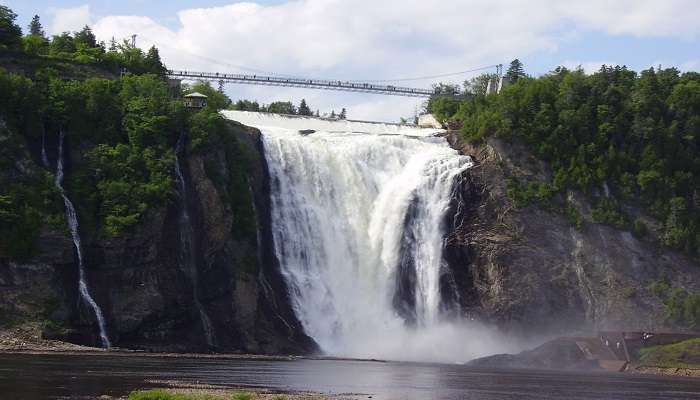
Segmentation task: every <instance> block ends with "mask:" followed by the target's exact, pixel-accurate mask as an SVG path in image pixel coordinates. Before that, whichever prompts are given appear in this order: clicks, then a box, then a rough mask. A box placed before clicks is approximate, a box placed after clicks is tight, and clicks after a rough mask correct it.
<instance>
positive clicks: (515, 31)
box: [86, 0, 700, 120]
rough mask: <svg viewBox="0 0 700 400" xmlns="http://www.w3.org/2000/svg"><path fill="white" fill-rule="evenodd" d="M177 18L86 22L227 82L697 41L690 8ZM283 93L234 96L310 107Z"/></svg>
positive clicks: (432, 4) (479, 7)
mask: <svg viewBox="0 0 700 400" xmlns="http://www.w3.org/2000/svg"><path fill="white" fill-rule="evenodd" d="M86 11H88V12H87V13H86V15H88V17H89V10H88V9H87V8H86ZM178 20H179V26H178V27H177V28H175V29H170V28H167V27H166V26H164V25H161V24H159V23H158V22H156V21H154V20H152V19H150V18H148V17H143V16H108V17H104V18H101V19H99V20H98V21H97V23H96V24H95V25H94V31H95V33H96V34H97V36H98V37H99V38H101V39H102V40H109V39H110V38H111V37H112V36H115V37H116V38H117V39H121V38H127V37H129V36H130V35H131V34H132V33H136V34H138V35H139V36H138V39H137V42H138V44H139V46H141V47H143V48H146V47H148V46H150V45H152V44H156V45H157V46H158V47H159V49H160V50H161V54H162V56H163V58H164V59H165V60H166V62H167V64H168V66H170V67H172V68H179V69H191V70H205V71H230V72H237V71H241V70H240V69H239V68H237V66H248V67H253V68H257V69H259V70H262V71H273V72H281V73H286V74H290V75H300V76H309V77H317V78H333V79H381V78H395V77H407V76H408V77H411V76H424V75H432V74H435V73H440V72H450V71H460V70H465V69H469V68H473V67H479V66H484V65H489V64H494V63H498V62H503V61H506V60H510V59H512V58H515V57H521V58H522V57H525V56H527V55H529V54H533V53H535V52H538V51H552V52H554V51H556V50H557V49H558V48H559V47H560V46H562V45H564V44H565V43H566V41H567V40H570V39H571V38H572V37H576V36H577V34H578V33H579V32H581V31H599V32H603V33H606V34H613V35H622V34H624V35H635V36H673V37H682V38H688V37H695V36H697V35H698V33H700V24H697V21H698V20H700V2H696V1H695V0H665V1H663V2H662V1H658V0H616V1H610V0H588V1H586V2H582V1H580V0H561V1H556V2H555V1H550V0H531V1H527V2H525V1H520V0H501V1H497V2H496V1H492V0H452V1H449V2H448V1H441V2H439V3H438V2H437V1H427V0H424V1H405V0H384V1H376V0H353V1H341V0H292V1H288V2H285V3H282V4H277V5H260V4H256V3H251V2H243V3H235V4H231V5H227V6H222V7H210V8H196V9H187V10H182V11H180V12H179V13H178ZM578 64H579V63H577V64H576V65H578ZM580 64H582V65H583V66H584V68H586V69H588V67H589V66H588V63H580ZM591 65H592V64H591ZM597 67H599V65H598V66H597ZM597 67H596V69H597ZM461 78H463V77H461ZM461 78H460V79H461ZM430 83H431V81H430V80H426V81H417V82H406V85H411V86H418V87H421V86H423V87H424V86H427V85H429V84H430ZM229 90H231V89H229ZM287 90H288V89H280V88H264V89H259V90H258V89H249V88H245V89H242V90H239V89H238V88H236V92H237V93H262V94H263V95H261V97H264V98H271V97H273V96H275V95H276V96H277V98H285V96H287V93H289V94H296V93H304V94H303V95H306V97H307V98H308V97H313V96H312V95H310V93H311V91H303V92H301V91H299V92H297V91H293V92H289V91H287ZM329 99H335V100H339V101H340V99H347V101H348V103H347V104H348V106H349V107H348V108H349V109H350V114H351V115H354V116H357V117H359V118H370V117H372V116H374V115H376V113H374V112H373V111H372V109H371V107H369V106H366V103H367V100H366V99H367V97H364V98H360V97H358V96H352V95H332V96H331V95H329V94H328V93H325V92H324V94H323V96H319V106H320V107H321V108H322V109H326V108H328V109H330V108H331V107H334V106H335V108H337V105H334V104H333V103H331V101H330V100H329ZM262 100H263V101H266V100H265V99H262ZM297 100H298V99H297ZM376 100H379V98H376ZM372 104H374V105H375V106H376V107H377V108H380V107H383V108H384V109H385V112H386V113H390V115H387V117H386V118H388V119H391V120H396V119H398V118H399V117H400V116H405V115H406V112H407V111H410V112H411V113H412V111H411V110H412V109H413V108H414V104H415V100H413V99H403V100H402V99H398V100H391V101H388V100H387V101H379V102H373V103H372ZM382 104H384V105H382ZM387 104H392V106H388V105H387ZM392 110H393V111H392Z"/></svg>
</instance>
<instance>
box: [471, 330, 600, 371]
mask: <svg viewBox="0 0 700 400" xmlns="http://www.w3.org/2000/svg"><path fill="white" fill-rule="evenodd" d="M467 365H469V366H472V367H479V368H534V369H557V370H563V369H598V363H597V362H592V361H591V360H587V359H586V356H585V354H584V353H583V352H582V351H581V349H580V348H579V347H578V346H577V345H576V341H575V340H574V339H569V338H561V339H556V340H552V341H549V342H546V343H544V344H542V345H541V346H538V347H537V348H535V349H532V350H528V351H523V352H522V353H519V354H497V355H493V356H488V357H483V358H478V359H476V360H472V361H470V362H469V363H468V364H467Z"/></svg>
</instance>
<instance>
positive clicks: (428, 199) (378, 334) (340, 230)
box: [223, 111, 505, 362]
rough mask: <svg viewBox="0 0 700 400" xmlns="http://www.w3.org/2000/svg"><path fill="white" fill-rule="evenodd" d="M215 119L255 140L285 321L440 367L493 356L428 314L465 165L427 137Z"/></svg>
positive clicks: (434, 305)
mask: <svg viewBox="0 0 700 400" xmlns="http://www.w3.org/2000/svg"><path fill="white" fill-rule="evenodd" d="M223 114H224V115H225V116H226V117H227V118H230V119H233V120H236V121H239V122H241V123H243V124H245V125H251V126H255V127H257V128H259V129H260V130H261V132H262V134H263V143H264V147H265V157H266V160H267V163H268V168H269V171H270V181H271V182H270V185H271V208H272V230H273V237H274V241H275V250H276V253H277V257H278V259H279V260H280V264H281V268H282V273H283V275H284V277H285V279H286V281H287V284H288V286H289V290H290V297H291V300H292V305H293V307H294V310H295V313H296V315H297V317H298V318H299V320H300V321H301V323H302V325H303V327H304V329H305V331H306V333H307V334H308V335H310V336H311V337H312V338H314V339H315V340H316V342H317V343H318V344H319V345H320V346H321V348H322V350H324V351H325V352H326V353H327V354H331V355H336V356H348V357H368V358H386V359H398V360H424V361H448V362H460V361H466V360H469V359H472V358H474V357H478V356H482V355H486V354H491V353H493V352H496V351H504V350H505V349H504V348H503V347H501V345H500V343H501V342H500V341H499V339H498V337H497V335H496V334H494V333H493V332H491V331H490V330H488V329H487V328H485V327H483V326H479V325H477V324H475V323H473V322H469V321H463V320H447V317H446V316H444V315H441V313H440V305H441V304H440V303H441V296H440V289H439V279H440V275H441V274H442V273H445V272H446V270H447V268H446V266H445V265H444V261H443V258H442V248H443V238H444V236H445V227H444V226H443V220H444V218H445V213H446V211H447V208H448V206H449V202H450V196H451V191H452V189H453V184H454V182H455V178H456V177H458V176H459V175H460V174H461V173H462V172H463V171H464V170H466V169H467V168H469V167H470V166H471V165H472V163H471V160H470V158H469V157H465V156H461V155H459V154H458V153H457V152H456V151H455V150H453V149H451V148H450V147H449V145H448V144H447V142H446V140H445V139H444V138H438V137H434V136H433V135H434V134H435V133H436V132H437V130H429V129H419V128H415V127H405V126H397V125H391V124H380V123H354V122H352V121H328V120H317V119H314V118H299V117H296V118H289V117H285V116H279V115H270V114H260V113H250V112H236V111H233V112H232V111H226V112H224V113H223ZM301 129H312V130H314V131H315V132H314V133H312V134H308V135H302V134H300V133H299V130H301ZM402 260H410V261H412V262H413V265H415V278H416V279H415V282H414V285H413V288H412V289H413V294H414V296H415V299H413V300H414V301H415V310H414V312H415V325H414V326H412V325H411V324H409V323H407V322H406V321H405V320H404V318H402V317H401V316H400V315H399V313H398V312H397V310H396V307H395V305H394V303H393V299H394V296H395V294H396V290H397V288H396V286H397V284H396V282H397V274H398V273H399V265H400V264H401V263H402Z"/></svg>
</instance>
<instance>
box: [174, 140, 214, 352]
mask: <svg viewBox="0 0 700 400" xmlns="http://www.w3.org/2000/svg"><path fill="white" fill-rule="evenodd" d="M184 140H185V136H184V135H180V138H179V139H178V141H177V147H176V149H175V174H176V175H177V183H178V189H179V191H180V197H181V199H180V201H181V207H180V218H179V229H180V254H179V255H180V268H181V269H182V270H183V272H184V273H185V274H186V275H187V277H188V278H189V279H190V282H191V283H192V293H193V296H192V297H193V301H194V306H195V308H196V310H197V313H198V314H199V319H200V322H201V324H202V330H203V331H204V337H205V339H206V341H207V345H208V346H209V347H210V348H212V347H214V344H215V340H214V333H213V330H212V327H211V320H210V319H209V316H208V315H207V313H206V312H205V311H204V307H202V303H201V302H200V301H199V279H198V274H197V265H196V254H195V250H194V232H193V231H192V224H191V221H190V214H189V211H188V208H187V181H186V180H185V175H184V174H183V173H182V167H181V166H180V153H181V152H182V151H184V146H185V142H184Z"/></svg>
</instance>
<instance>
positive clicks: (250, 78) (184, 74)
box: [168, 70, 441, 97]
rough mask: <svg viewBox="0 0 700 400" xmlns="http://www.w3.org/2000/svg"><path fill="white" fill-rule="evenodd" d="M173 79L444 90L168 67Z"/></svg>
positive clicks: (388, 91)
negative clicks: (179, 69) (181, 69)
mask: <svg viewBox="0 0 700 400" xmlns="http://www.w3.org/2000/svg"><path fill="white" fill-rule="evenodd" d="M168 76H169V77H170V78H172V79H181V80H204V81H211V82H217V83H218V84H219V86H223V84H224V83H238V84H248V85H266V86H286V87H300V88H311V89H323V90H340V91H346V92H363V93H376V94H383V95H392V96H406V97H430V96H434V95H440V94H441V93H439V92H436V91H435V90H431V89H419V88H410V87H403V86H392V85H378V84H376V83H368V82H350V81H340V80H338V81H331V80H324V79H301V78H285V77H279V76H264V75H248V74H224V73H219V72H194V71H176V70H170V71H168Z"/></svg>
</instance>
